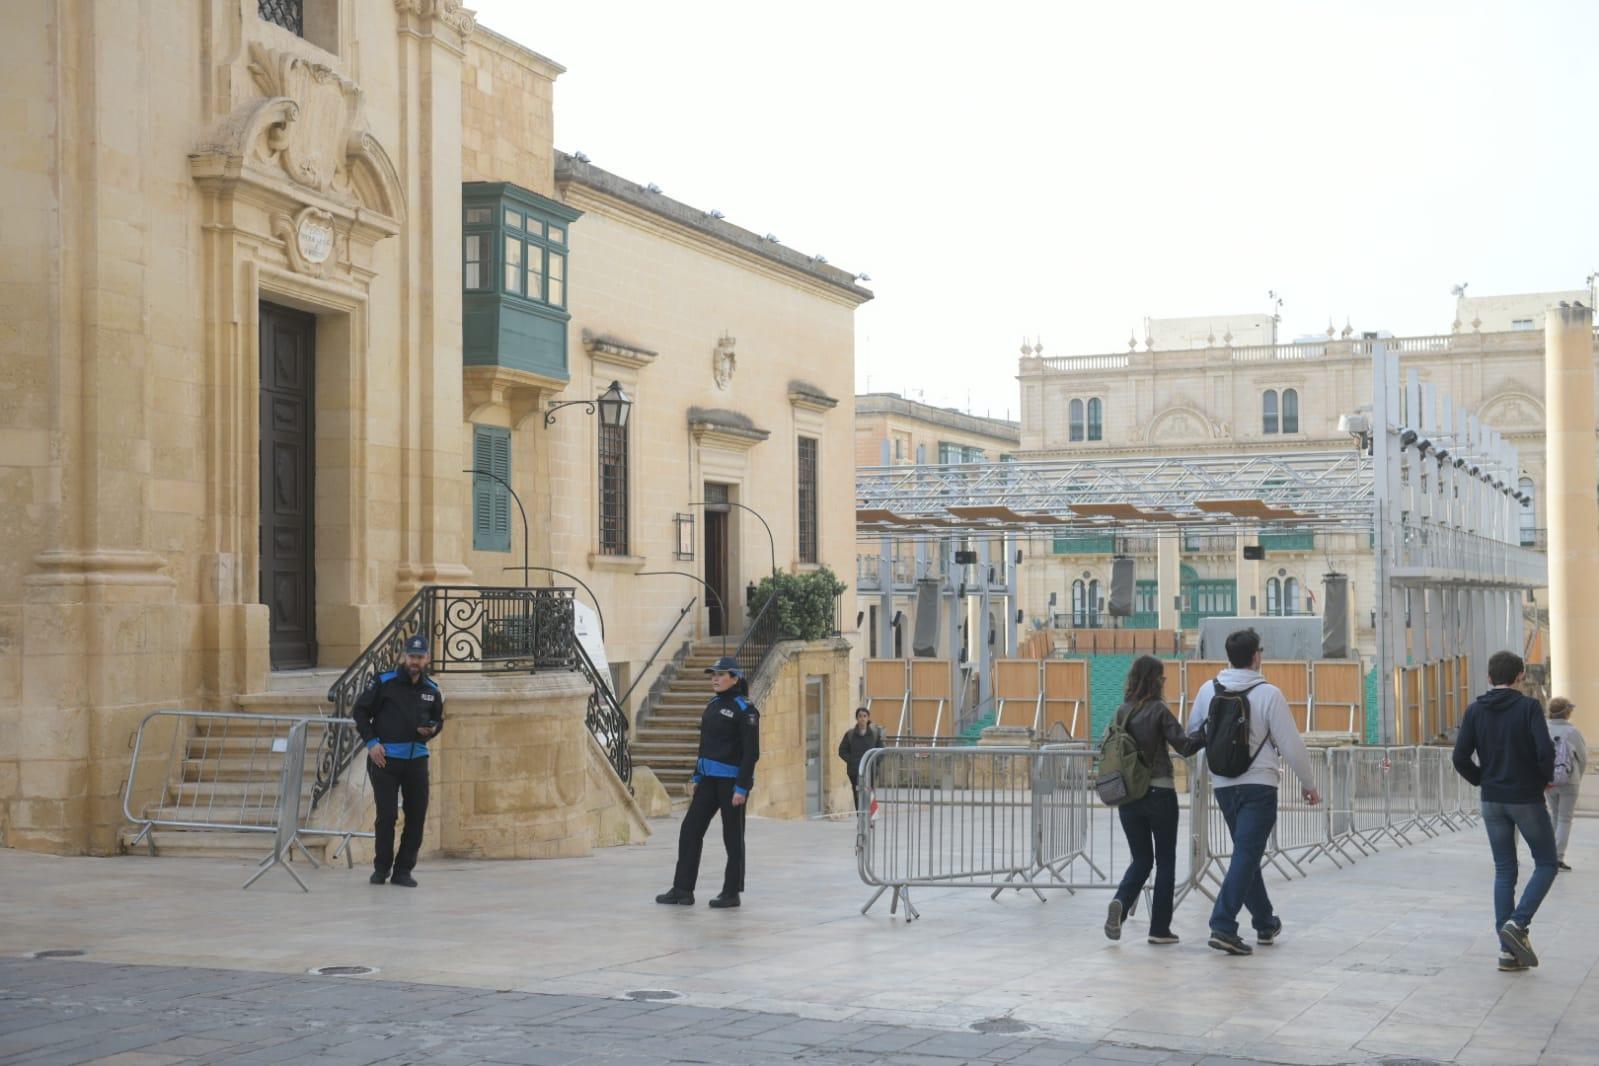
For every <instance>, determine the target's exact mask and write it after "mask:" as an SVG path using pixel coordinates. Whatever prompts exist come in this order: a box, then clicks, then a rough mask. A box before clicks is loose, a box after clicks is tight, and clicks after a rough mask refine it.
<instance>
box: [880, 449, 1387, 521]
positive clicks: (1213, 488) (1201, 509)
mask: <svg viewBox="0 0 1599 1066" xmlns="http://www.w3.org/2000/svg"><path fill="white" fill-rule="evenodd" d="M1374 491H1375V479H1374V478H1373V460H1372V457H1371V456H1370V455H1368V454H1365V453H1364V452H1362V451H1359V450H1357V449H1356V448H1355V447H1353V445H1351V447H1349V448H1345V449H1341V450H1337V451H1301V452H1282V453H1276V454H1250V453H1242V452H1239V453H1233V454H1230V455H1164V456H1149V457H1134V458H1104V459H1071V460H1058V459H1046V460H1026V461H1020V462H1007V463H964V464H952V465H947V466H926V465H922V466H886V467H865V468H862V469H861V470H860V471H858V473H857V475H856V506H857V524H858V526H859V527H860V529H861V531H862V532H864V533H871V532H873V531H877V532H882V533H900V534H903V533H907V532H910V531H912V530H923V531H926V532H940V533H952V532H960V531H963V530H964V531H969V532H972V533H979V532H992V531H994V530H995V529H1005V530H1009V531H1013V532H1022V531H1032V532H1040V533H1042V532H1047V531H1056V530H1059V529H1060V527H1063V526H1064V527H1080V528H1082V529H1083V530H1084V531H1085V532H1087V531H1093V530H1107V529H1112V528H1114V529H1116V530H1118V531H1123V532H1129V533H1131V532H1139V531H1155V530H1157V529H1160V528H1162V527H1165V528H1174V527H1178V528H1188V529H1217V528H1229V529H1231V528H1245V527H1247V528H1257V527H1261V526H1266V525H1269V526H1271V527H1272V528H1297V527H1315V528H1320V529H1329V528H1331V529H1351V530H1369V529H1371V526H1372V515H1373V493H1374Z"/></svg>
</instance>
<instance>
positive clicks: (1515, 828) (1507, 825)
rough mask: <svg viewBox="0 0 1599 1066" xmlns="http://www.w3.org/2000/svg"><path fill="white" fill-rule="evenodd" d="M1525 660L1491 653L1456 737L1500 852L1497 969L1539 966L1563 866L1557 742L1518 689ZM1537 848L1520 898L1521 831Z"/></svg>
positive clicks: (1458, 757)
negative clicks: (1545, 919)
mask: <svg viewBox="0 0 1599 1066" xmlns="http://www.w3.org/2000/svg"><path fill="white" fill-rule="evenodd" d="M1526 670H1527V668H1526V664H1525V663H1523V662H1522V661H1521V656H1519V655H1517V654H1516V653H1515V652H1513V651H1496V652H1494V653H1493V655H1492V656H1491V657H1490V658H1489V659H1488V683H1489V685H1491V686H1492V687H1491V688H1489V689H1488V691H1487V692H1484V693H1483V694H1482V695H1481V696H1478V697H1477V698H1476V699H1474V700H1472V701H1471V706H1470V707H1467V708H1466V716H1465V717H1464V718H1462V719H1461V720H1460V735H1459V736H1458V737H1457V738H1456V739H1455V753H1454V762H1455V770H1456V771H1457V772H1458V773H1459V774H1460V776H1461V777H1464V778H1465V779H1466V780H1467V781H1470V782H1471V783H1472V784H1473V785H1476V786H1478V787H1479V788H1481V789H1482V824H1483V828H1485V829H1486V830H1487V831H1488V847H1489V849H1490V850H1491V851H1492V852H1493V857H1494V931H1495V932H1496V933H1498V935H1499V947H1500V952H1499V968H1500V969H1501V970H1505V971H1507V972H1514V971H1517V970H1525V969H1527V968H1528V967H1529V966H1536V965H1538V954H1537V952H1535V951H1533V950H1532V936H1531V927H1532V918H1533V915H1535V914H1537V913H1538V906H1539V904H1541V903H1543V898H1544V896H1545V895H1547V894H1548V892H1549V886H1550V885H1552V884H1554V881H1555V874H1556V872H1557V871H1558V870H1559V859H1558V858H1557V857H1556V852H1555V827H1554V823H1553V822H1551V821H1550V819H1549V808H1548V807H1547V806H1545V804H1544V790H1545V789H1546V788H1547V787H1548V786H1549V784H1550V782H1552V781H1553V780H1554V776H1555V746H1554V742H1553V741H1551V740H1550V739H1549V727H1548V725H1547V724H1545V722H1544V716H1543V709H1542V708H1540V707H1539V706H1538V701H1537V700H1535V699H1533V698H1532V697H1531V696H1527V695H1524V694H1522V692H1521V691H1520V690H1519V689H1518V688H1517V686H1518V685H1520V684H1521V679H1522V678H1523V677H1525V676H1526ZM1518 833H1519V834H1520V835H1521V838H1522V839H1523V840H1525V841H1526V842H1527V848H1528V850H1529V851H1531V852H1532V863H1533V868H1532V876H1531V877H1529V878H1528V879H1527V887H1526V888H1525V889H1523V890H1522V893H1521V901H1520V902H1519V903H1517V902H1516V899H1515V896H1516V877H1517V874H1518V872H1519V871H1518V869H1517V866H1516V835H1517V834H1518Z"/></svg>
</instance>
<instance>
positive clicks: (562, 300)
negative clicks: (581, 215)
mask: <svg viewBox="0 0 1599 1066" xmlns="http://www.w3.org/2000/svg"><path fill="white" fill-rule="evenodd" d="M552 228H553V227H552ZM549 286H550V291H549V294H548V296H547V297H546V299H547V300H548V301H549V303H551V304H553V305H554V306H556V307H565V306H566V256H564V255H562V254H561V253H560V252H551V253H550V277H549Z"/></svg>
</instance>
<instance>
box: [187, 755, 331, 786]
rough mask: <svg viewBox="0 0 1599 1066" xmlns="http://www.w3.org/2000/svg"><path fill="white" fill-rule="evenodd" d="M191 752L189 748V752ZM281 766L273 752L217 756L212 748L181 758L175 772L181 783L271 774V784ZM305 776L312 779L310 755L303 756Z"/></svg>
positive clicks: (240, 778) (238, 779)
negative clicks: (265, 755) (267, 756)
mask: <svg viewBox="0 0 1599 1066" xmlns="http://www.w3.org/2000/svg"><path fill="white" fill-rule="evenodd" d="M194 754H195V753H193V752H191V756H193V755H194ZM282 770H283V765H282V760H281V759H280V758H279V757H277V756H273V759H272V761H268V760H267V759H265V758H261V757H259V756H257V757H256V758H250V757H249V756H246V755H222V756H218V755H217V754H216V753H215V752H212V753H209V754H205V755H201V756H199V757H191V758H187V759H184V760H183V766H182V767H181V769H180V770H179V774H180V775H181V776H180V779H181V780H182V781H183V782H184V783H185V784H190V783H204V782H210V781H246V780H250V781H260V780H262V779H264V778H271V779H272V781H273V782H274V784H275V783H276V782H277V780H278V776H279V774H280V773H281V772H282ZM305 777H306V780H308V781H313V780H315V779H316V764H315V762H314V761H313V760H312V759H310V758H307V759H306V760H305Z"/></svg>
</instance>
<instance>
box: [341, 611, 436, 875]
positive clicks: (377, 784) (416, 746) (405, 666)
mask: <svg viewBox="0 0 1599 1066" xmlns="http://www.w3.org/2000/svg"><path fill="white" fill-rule="evenodd" d="M427 665H428V642H427V638H425V637H422V636H420V635H418V636H414V637H411V638H410V639H408V640H407V641H406V642H405V656H404V658H403V659H402V660H401V666H400V669H398V670H390V671H388V672H387V673H383V674H379V675H378V676H377V678H376V679H375V680H373V682H372V684H371V685H369V686H367V690H366V691H365V692H363V693H361V698H360V699H358V700H356V701H355V712H354V714H353V717H354V718H355V728H356V730H357V731H358V732H359V733H360V734H361V740H362V741H363V742H364V743H365V744H366V755H367V764H366V772H367V776H368V777H370V778H371V779H372V798H373V800H374V801H375V802H376V804H377V808H378V818H377V824H376V825H374V826H373V833H374V837H375V839H374V840H373V849H372V883H373V884H374V885H381V884H382V883H383V882H384V881H390V882H391V883H393V884H396V885H399V886H401V887H403V888H415V887H416V878H414V877H412V876H411V868H412V867H414V866H415V865H416V853H417V852H418V851H420V850H421V848H422V823H423V821H424V819H426V818H427V813H428V744H427V742H428V740H429V739H431V738H432V737H436V736H438V735H439V730H441V729H443V728H444V693H442V692H440V691H439V686H437V685H435V684H434V683H433V679H432V678H430V677H428V676H427V674H426V673H425V671H426V670H427ZM402 796H403V798H404V806H405V829H404V830H403V831H402V832H401V834H400V853H399V854H398V855H396V854H395V853H394V821H395V815H396V814H397V810H396V808H397V807H398V805H399V803H398V801H399V800H400V798H401V797H402ZM391 870H392V871H393V875H394V876H393V877H392V878H391V877H390V876H389V873H390V871H391Z"/></svg>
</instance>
